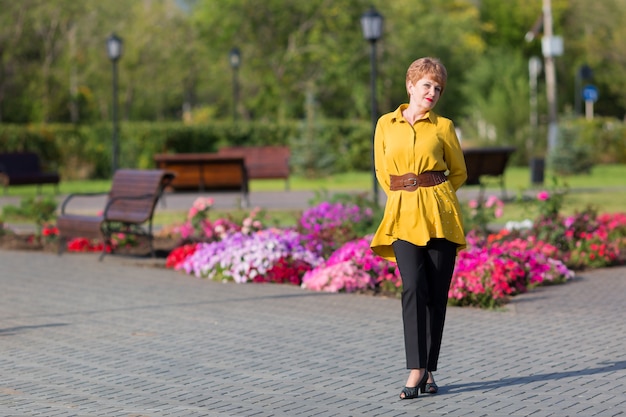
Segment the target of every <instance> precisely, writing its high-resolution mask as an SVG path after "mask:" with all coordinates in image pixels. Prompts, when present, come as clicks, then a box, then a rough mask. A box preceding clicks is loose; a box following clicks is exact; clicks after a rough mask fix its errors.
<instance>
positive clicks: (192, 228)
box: [175, 197, 263, 242]
mask: <svg viewBox="0 0 626 417" xmlns="http://www.w3.org/2000/svg"><path fill="white" fill-rule="evenodd" d="M213 202H214V200H213V199H212V198H204V197H199V198H197V199H196V200H195V201H194V203H193V205H192V206H191V208H190V209H189V212H188V213H187V220H186V222H185V223H183V224H182V225H180V226H179V227H178V228H177V229H176V230H175V232H178V233H179V234H180V236H181V237H182V238H183V240H185V241H187V242H189V241H201V242H212V241H216V240H221V239H224V238H225V237H226V236H228V235H229V234H232V233H236V232H242V233H244V234H250V233H252V232H254V231H257V230H261V229H262V228H263V224H262V223H261V221H260V220H258V218H257V216H258V215H259V213H260V212H261V209H259V208H255V209H254V210H252V211H251V212H250V213H249V215H248V216H247V217H246V218H244V219H243V221H242V222H241V223H242V224H241V225H239V224H237V223H236V222H235V221H234V220H233V219H232V218H230V217H226V218H219V219H216V220H215V221H211V220H210V219H209V212H210V209H211V207H212V206H213Z"/></svg>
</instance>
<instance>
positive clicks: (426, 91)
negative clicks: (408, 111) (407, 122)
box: [407, 75, 442, 112]
mask: <svg viewBox="0 0 626 417" xmlns="http://www.w3.org/2000/svg"><path fill="white" fill-rule="evenodd" d="M407 90H408V92H409V101H410V103H412V104H415V105H417V107H418V108H419V109H420V110H422V111H424V112H426V111H428V110H431V109H432V108H433V107H435V105H436V104H437V102H438V101H439V97H441V90H442V88H441V85H440V84H439V83H438V82H437V81H435V80H433V79H432V78H431V77H430V76H428V75H426V76H425V77H423V78H420V79H419V80H417V82H416V83H415V84H411V83H410V82H409V83H408V85H407Z"/></svg>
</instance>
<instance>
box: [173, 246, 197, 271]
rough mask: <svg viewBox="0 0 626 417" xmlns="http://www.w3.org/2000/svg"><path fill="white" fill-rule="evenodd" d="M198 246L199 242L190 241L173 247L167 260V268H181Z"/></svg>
mask: <svg viewBox="0 0 626 417" xmlns="http://www.w3.org/2000/svg"><path fill="white" fill-rule="evenodd" d="M197 248H198V243H188V244H185V245H182V246H179V247H177V248H175V249H173V250H172V251H171V252H170V253H169V255H167V259H166V260H165V267H166V268H173V269H181V268H182V264H183V262H184V261H185V259H187V258H188V257H190V256H191V255H193V254H194V253H195V251H196V249H197Z"/></svg>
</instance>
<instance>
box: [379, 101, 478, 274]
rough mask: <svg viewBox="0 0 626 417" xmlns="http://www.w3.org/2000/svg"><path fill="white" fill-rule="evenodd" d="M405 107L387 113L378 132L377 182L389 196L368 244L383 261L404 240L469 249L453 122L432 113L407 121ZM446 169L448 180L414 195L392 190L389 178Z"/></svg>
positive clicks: (462, 171) (461, 165)
mask: <svg viewBox="0 0 626 417" xmlns="http://www.w3.org/2000/svg"><path fill="white" fill-rule="evenodd" d="M407 107H408V104H402V105H401V106H400V107H398V109H396V110H395V111H394V112H392V113H387V114H385V115H383V116H382V117H381V118H380V119H379V120H378V123H377V125H376V132H375V134H374V164H375V167H376V178H377V179H378V182H379V184H380V186H381V187H382V189H383V190H384V191H385V194H387V203H386V205H385V211H384V215H383V219H382V220H381V222H380V225H379V227H378V230H377V231H376V233H375V234H374V237H373V239H372V242H371V244H370V246H371V248H372V250H373V251H374V252H375V253H376V254H378V255H380V256H382V257H383V258H385V259H387V260H390V261H393V262H395V261H396V257H395V254H394V252H393V249H392V247H391V244H392V243H393V242H394V241H395V240H397V239H402V240H406V241H408V242H411V243H413V244H415V245H417V246H425V245H426V244H427V243H428V241H429V240H430V239H431V238H445V239H447V240H449V241H451V242H454V243H456V244H457V245H459V246H458V250H461V249H463V248H465V246H466V242H465V233H464V232H463V220H462V217H461V208H460V206H459V201H458V199H457V196H456V190H458V189H459V187H460V186H461V185H463V183H464V182H465V180H466V179H467V171H466V168H465V158H464V157H463V151H462V150H461V146H460V144H459V140H458V138H457V136H456V132H455V130H454V124H453V123H452V121H451V120H450V119H446V118H445V117H441V116H439V115H437V114H435V113H434V112H432V111H431V112H429V113H427V114H426V116H425V117H424V118H423V119H421V120H418V121H417V122H415V124H414V125H413V126H411V124H410V123H408V122H407V121H406V119H405V118H404V116H403V115H402V110H404V109H405V108H407ZM425 171H446V174H447V175H448V181H446V182H444V183H441V184H439V185H435V186H434V187H418V189H417V190H415V191H403V190H401V191H390V189H389V175H403V174H407V173H409V172H413V173H415V174H421V173H422V172H425Z"/></svg>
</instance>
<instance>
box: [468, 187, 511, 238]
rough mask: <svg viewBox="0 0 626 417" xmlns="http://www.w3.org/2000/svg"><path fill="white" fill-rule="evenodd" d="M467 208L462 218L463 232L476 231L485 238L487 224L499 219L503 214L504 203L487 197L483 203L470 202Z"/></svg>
mask: <svg viewBox="0 0 626 417" xmlns="http://www.w3.org/2000/svg"><path fill="white" fill-rule="evenodd" d="M467 207H468V209H465V210H464V216H463V221H464V225H465V230H466V231H468V232H469V231H472V230H473V231H478V232H480V233H482V234H483V235H485V236H486V235H487V234H488V233H489V229H488V227H489V223H491V222H493V221H494V220H495V219H499V218H500V217H502V214H503V213H504V203H503V202H502V200H500V199H499V198H498V197H496V196H495V195H491V196H489V197H488V198H487V200H485V201H483V200H482V199H478V200H470V201H469V202H468V203H467Z"/></svg>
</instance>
